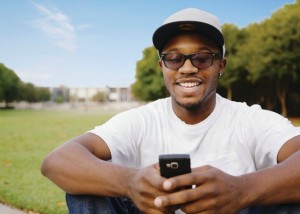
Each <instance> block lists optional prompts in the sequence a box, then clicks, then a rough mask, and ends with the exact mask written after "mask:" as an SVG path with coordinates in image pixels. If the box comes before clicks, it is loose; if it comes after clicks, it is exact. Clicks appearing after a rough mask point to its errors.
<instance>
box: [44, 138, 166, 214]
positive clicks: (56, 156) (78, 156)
mask: <svg viewBox="0 0 300 214" xmlns="http://www.w3.org/2000/svg"><path fill="white" fill-rule="evenodd" d="M110 158H111V154H110V150H109V148H108V146H107V145H106V143H105V142H104V141H103V140H102V139H101V138H100V137H98V136H96V135H94V134H91V133H86V134H83V135H81V136H79V137H77V138H74V139H72V140H70V141H68V142H66V143H64V144H63V145H61V146H59V147H58V148H56V149H55V150H54V151H52V152H51V153H50V154H49V155H48V156H47V157H46V158H45V160H44V161H43V163H42V166H41V171H42V173H43V174H44V175H45V176H46V177H48V178H49V179H50V180H51V181H52V182H54V183H55V184H57V185H58V186H59V187H60V188H62V189H63V190H64V191H66V192H68V193H70V194H90V195H102V196H116V197H119V196H124V197H128V198H131V199H132V200H133V201H134V203H135V204H136V206H137V207H138V208H139V209H140V210H141V211H143V212H144V213H153V214H154V213H155V214H156V213H157V214H160V213H165V212H166V211H167V210H168V209H169V208H159V209H158V208H155V207H154V204H153V200H154V198H155V197H156V196H158V195H165V192H164V191H163V189H162V183H163V181H164V180H165V179H163V178H162V177H160V174H159V167H158V165H157V164H156V165H152V166H149V167H147V168H144V169H140V170H137V169H133V168H128V167H122V166H118V165H116V164H113V163H110V162H107V161H106V160H109V159H110ZM124 181H126V182H124Z"/></svg>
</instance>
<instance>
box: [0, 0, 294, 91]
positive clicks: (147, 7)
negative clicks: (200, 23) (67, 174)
mask: <svg viewBox="0 0 300 214" xmlns="http://www.w3.org/2000/svg"><path fill="white" fill-rule="evenodd" d="M294 2H295V0H251V1H250V0H247V1H241V0H215V1H209V0H148V1H146V0H106V1H105V0H0V8H1V13H0V63H3V64H4V65H5V66H6V67H8V68H10V69H12V70H13V71H14V72H15V73H16V74H17V75H18V76H19V77H20V79H21V80H22V81H23V82H26V83H29V82H30V83H33V84H34V85H35V86H41V87H59V86H62V85H64V86H66V87H106V86H110V87H128V86H130V85H131V84H132V83H134V82H135V73H136V63H137V61H139V60H141V59H142V56H143V55H142V52H143V50H144V49H145V48H147V47H149V46H152V34H153V32H154V31H155V29H156V28H158V27H159V26H160V25H161V23H162V22H163V21H164V19H166V18H167V17H168V16H169V15H171V14H172V13H174V12H177V11H179V10H182V9H185V8H189V7H195V8H198V9H201V10H205V11H207V12H210V13H213V14H214V15H216V16H217V17H218V18H219V20H220V22H221V23H222V24H224V23H233V24H235V25H237V26H238V27H239V28H243V27H246V26H248V25H249V24H251V23H255V22H261V21H263V20H264V19H266V18H269V17H270V16H271V15H272V13H273V12H275V11H276V10H277V9H279V8H281V7H283V6H284V4H290V3H294Z"/></svg>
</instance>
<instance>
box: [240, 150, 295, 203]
mask: <svg viewBox="0 0 300 214" xmlns="http://www.w3.org/2000/svg"><path fill="white" fill-rule="evenodd" d="M299 163H300V152H297V153H295V154H293V155H291V156H290V157H289V158H288V159H286V160H285V161H283V162H282V163H280V164H277V165H276V166H274V167H270V168H267V169H263V170H260V171H258V172H254V173H250V174H247V175H243V176H241V179H242V180H243V182H242V183H243V185H244V193H243V195H244V196H245V197H243V198H244V199H243V200H244V201H243V203H245V204H246V205H249V206H252V205H253V206H254V205H269V204H284V203H293V202H298V203H299V202H300V191H299V190H300V167H299Z"/></svg>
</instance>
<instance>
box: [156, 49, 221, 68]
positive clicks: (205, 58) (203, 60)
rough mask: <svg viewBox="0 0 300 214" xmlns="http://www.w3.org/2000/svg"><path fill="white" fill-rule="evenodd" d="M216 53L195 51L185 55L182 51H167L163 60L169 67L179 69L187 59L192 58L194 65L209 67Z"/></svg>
mask: <svg viewBox="0 0 300 214" xmlns="http://www.w3.org/2000/svg"><path fill="white" fill-rule="evenodd" d="M215 55H216V54H214V53H205V52H201V53H194V54H190V55H184V54H181V53H167V54H164V55H162V60H163V62H164V64H165V66H166V67H167V68H170V69H175V70H176V69H179V68H181V67H182V66H183V65H184V63H185V61H186V60H187V59H190V60H191V62H192V64H193V66H195V67H196V68H200V69H204V68H209V67H210V66H211V65H212V63H213V60H214V57H215Z"/></svg>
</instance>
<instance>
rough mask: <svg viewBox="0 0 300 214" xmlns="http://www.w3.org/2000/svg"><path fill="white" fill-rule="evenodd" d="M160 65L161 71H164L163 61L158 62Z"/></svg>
mask: <svg viewBox="0 0 300 214" xmlns="http://www.w3.org/2000/svg"><path fill="white" fill-rule="evenodd" d="M157 63H158V65H159V67H160V69H161V70H162V69H163V63H162V61H161V60H158V62H157Z"/></svg>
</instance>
